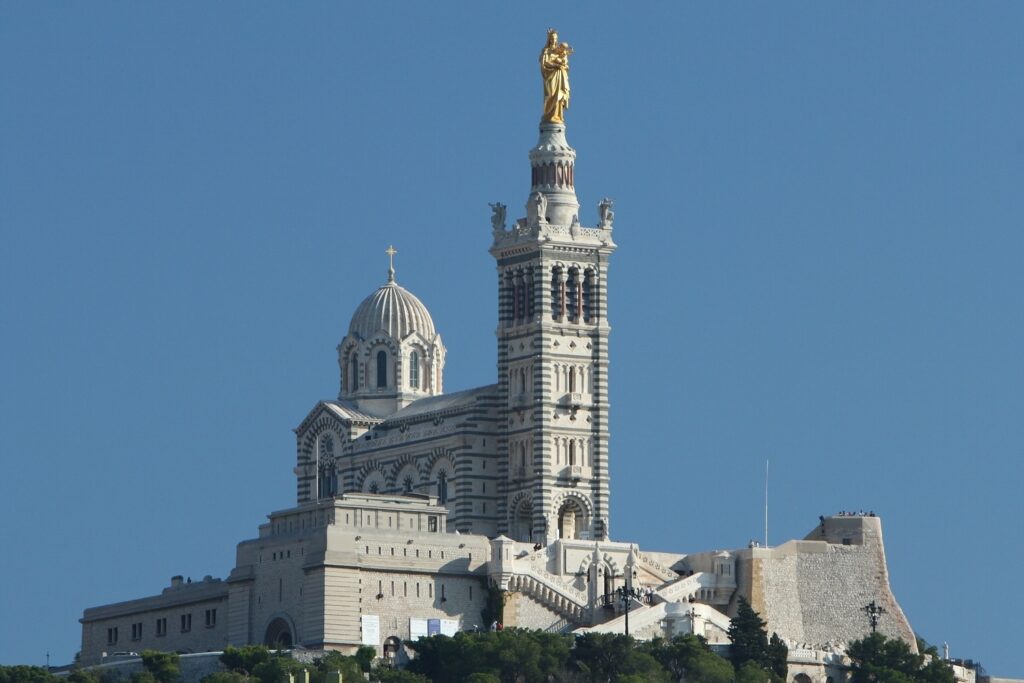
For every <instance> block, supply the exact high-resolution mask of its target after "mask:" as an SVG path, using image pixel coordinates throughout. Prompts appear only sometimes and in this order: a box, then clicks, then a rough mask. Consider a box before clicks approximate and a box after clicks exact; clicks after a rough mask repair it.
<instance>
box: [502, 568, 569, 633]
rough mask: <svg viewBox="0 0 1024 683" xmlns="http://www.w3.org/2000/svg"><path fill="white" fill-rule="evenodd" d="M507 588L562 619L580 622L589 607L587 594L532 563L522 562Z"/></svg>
mask: <svg viewBox="0 0 1024 683" xmlns="http://www.w3.org/2000/svg"><path fill="white" fill-rule="evenodd" d="M508 587H509V590H514V591H519V592H522V593H525V594H526V595H529V596H530V597H531V598H533V599H534V600H536V601H537V602H539V603H540V604H542V605H544V606H545V607H547V608H549V609H551V610H552V611H554V612H556V613H557V614H560V615H561V616H562V617H563V618H564V619H568V620H571V621H573V622H575V623H582V622H583V621H584V619H585V616H586V611H587V608H588V607H589V604H588V601H587V596H586V594H585V593H583V592H582V591H578V590H576V589H575V588H573V587H572V586H567V585H566V584H565V583H563V582H562V581H561V580H559V578H558V577H557V576H554V575H553V574H550V573H548V572H547V571H546V570H544V569H541V568H540V567H538V566H536V565H535V564H533V563H529V564H528V563H523V564H522V565H520V566H519V567H517V572H516V574H515V575H514V576H512V577H511V579H510V581H509V586H508Z"/></svg>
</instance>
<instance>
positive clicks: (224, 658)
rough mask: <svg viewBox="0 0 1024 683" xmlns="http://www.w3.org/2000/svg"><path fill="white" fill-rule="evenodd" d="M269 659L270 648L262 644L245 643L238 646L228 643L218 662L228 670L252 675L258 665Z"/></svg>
mask: <svg viewBox="0 0 1024 683" xmlns="http://www.w3.org/2000/svg"><path fill="white" fill-rule="evenodd" d="M269 661H270V650H268V649H267V648H266V647H265V646H263V645H246V646H245V647H240V648H239V647H233V646H231V645H228V646H227V647H225V648H224V652H223V653H222V654H221V656H220V663H221V664H223V665H224V668H226V669H227V670H228V671H237V672H239V673H243V674H246V675H252V673H253V670H254V669H255V668H256V667H257V666H258V665H260V664H263V663H265V662H269Z"/></svg>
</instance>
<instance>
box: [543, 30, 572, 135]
mask: <svg viewBox="0 0 1024 683" xmlns="http://www.w3.org/2000/svg"><path fill="white" fill-rule="evenodd" d="M571 54H572V48H571V47H569V43H559V42H558V31H556V30H555V29H553V28H549V29H548V42H547V44H546V45H544V49H543V50H541V52H540V75H541V78H542V79H543V81H544V114H543V115H542V116H541V117H540V120H541V123H565V114H564V112H565V110H566V109H568V108H569V55H571Z"/></svg>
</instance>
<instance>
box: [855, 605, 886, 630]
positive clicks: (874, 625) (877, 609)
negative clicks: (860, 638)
mask: <svg viewBox="0 0 1024 683" xmlns="http://www.w3.org/2000/svg"><path fill="white" fill-rule="evenodd" d="M860 609H861V611H862V612H864V614H866V615H868V622H870V624H871V632H872V633H874V632H876V631H877V630H878V618H879V617H880V616H882V615H883V614H885V608H884V607H882V606H880V605H876V604H875V601H874V600H872V601H871V602H869V603H868V604H867V605H865V606H864V607H861V608H860Z"/></svg>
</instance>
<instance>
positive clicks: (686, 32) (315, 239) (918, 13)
mask: <svg viewBox="0 0 1024 683" xmlns="http://www.w3.org/2000/svg"><path fill="white" fill-rule="evenodd" d="M552 5H554V3H544V4H530V3H468V2H467V3H461V4H439V3H412V2H409V3H365V4H358V5H357V4H355V3H334V2H324V3H287V4H283V3H250V2H220V3H169V2H162V3H136V2H119V3H109V2H108V3H88V4H86V3H14V2H5V3H2V4H0V83H2V89H0V387H2V389H0V458H2V470H0V472H2V474H0V501H2V508H0V509H2V510H3V524H2V525H0V547H2V548H3V550H2V554H0V558H2V560H0V613H2V614H3V619H0V662H3V663H13V662H30V663H42V662H43V661H44V660H45V652H46V651H47V650H49V651H50V653H51V655H52V659H53V661H54V662H66V661H69V660H70V659H71V657H72V656H73V655H74V653H75V651H76V650H77V649H78V641H79V625H78V623H77V621H76V620H77V618H78V617H79V616H80V614H81V610H82V608H84V607H86V606H90V605H97V604H102V603H107V602H111V601H115V600H122V599H128V598H134V597H138V596H142V595H148V594H152V593H154V592H157V591H159V590H160V589H161V588H162V587H163V586H164V585H166V584H167V583H168V582H169V579H170V577H171V575H172V574H178V573H181V574H184V575H187V576H192V577H194V578H198V577H201V576H203V575H204V574H207V573H209V574H213V575H215V576H225V575H226V574H227V572H228V571H229V570H230V568H231V566H232V564H233V559H234V544H235V543H236V542H237V541H239V540H241V539H243V538H248V537H251V536H253V535H255V533H256V528H257V526H258V525H259V524H260V523H261V521H263V519H264V515H265V514H266V513H267V512H269V511H270V510H274V509H280V508H284V507H287V506H289V505H291V504H292V503H293V502H294V491H295V487H294V483H293V476H292V473H291V468H292V467H293V465H294V458H295V453H294V437H293V435H292V433H291V429H292V428H293V427H294V426H296V425H297V424H298V423H299V421H300V420H301V418H302V417H303V416H304V414H305V412H306V411H307V410H308V409H310V408H311V407H312V406H313V405H314V403H315V402H316V401H317V400H318V399H323V398H331V397H334V396H335V395H336V391H337V383H338V382H337V367H336V356H335V350H334V347H335V345H336V344H337V343H338V341H339V340H340V339H341V337H342V336H343V335H344V333H345V330H346V327H347V325H348V320H349V317H350V315H351V313H352V311H353V310H354V308H355V307H356V305H357V304H358V303H359V302H360V301H361V300H362V298H363V297H364V296H366V295H367V294H369V293H370V292H371V291H372V290H373V289H375V288H376V287H377V286H378V285H380V284H381V283H382V282H383V280H384V278H385V274H386V267H387V261H386V257H385V256H384V253H383V251H384V248H385V247H386V246H387V245H388V244H389V243H394V244H395V246H396V247H397V248H398V250H399V254H398V256H397V258H396V266H397V270H398V280H399V282H401V283H402V284H403V285H405V286H407V287H408V288H409V289H410V290H411V291H413V292H414V293H416V294H417V295H418V296H419V297H420V298H421V299H422V300H423V301H424V302H425V303H426V304H427V306H428V307H429V308H430V310H431V312H432V313H433V316H434V320H435V322H436V324H437V326H438V328H439V330H440V331H441V333H442V334H443V336H444V341H445V343H446V345H447V346H448V349H449V355H448V364H447V373H446V387H447V388H448V389H449V390H457V389H462V388H468V387H472V386H477V385H481V384H486V383H490V382H492V381H494V367H495V348H494V347H495V342H494V336H493V331H494V327H495V274H494V265H493V261H492V259H491V257H490V256H489V255H488V253H487V248H488V246H489V238H490V223H489V216H490V211H489V209H488V207H487V203H488V202H494V201H502V202H505V203H506V204H508V205H509V206H510V207H511V208H510V214H514V215H515V216H518V215H522V213H523V210H522V206H523V203H524V202H525V199H526V195H527V191H528V186H529V164H528V160H527V156H526V155H527V151H528V149H529V147H530V146H531V145H532V144H533V143H534V142H535V140H536V124H537V120H538V116H539V106H540V95H539V91H540V84H539V76H538V74H537V62H536V59H537V54H538V52H539V50H540V47H541V45H542V43H543V40H544V31H545V29H546V28H547V27H548V26H556V27H558V28H559V29H560V31H561V34H562V36H563V38H564V39H565V40H568V41H569V42H571V43H572V44H573V46H574V47H575V49H576V54H575V55H574V59H573V67H572V68H573V71H572V85H573V100H572V107H571V109H570V111H569V114H568V119H567V122H568V134H569V140H570V142H571V143H572V144H573V145H574V146H575V147H576V149H577V150H578V153H579V159H578V165H577V172H576V180H577V187H578V188H579V193H580V199H581V201H582V203H583V205H584V210H583V216H582V218H583V219H584V222H585V223H588V222H589V223H592V222H593V221H594V219H595V216H596V204H597V201H598V200H599V199H600V198H601V197H602V196H604V195H609V196H612V197H614V198H615V199H616V207H615V208H616V214H617V220H616V228H615V235H616V241H617V242H618V244H619V251H618V252H617V253H616V255H615V257H614V260H613V262H612V266H611V271H610V278H611V279H610V317H611V323H612V325H613V333H612V346H611V353H612V366H611V403H612V416H611V426H612V451H611V458H612V460H611V469H612V520H611V521H612V526H611V530H612V534H613V536H614V537H615V538H617V539H623V540H634V541H637V542H639V543H640V544H641V545H642V547H646V548H654V549H660V550H672V551H700V550H708V549H714V548H721V547H737V546H744V545H745V544H746V543H747V541H748V539H751V538H756V537H760V536H761V534H762V533H763V532H762V505H763V499H762V489H763V471H764V461H765V459H766V458H770V459H771V500H772V503H771V542H772V543H776V542H781V541H783V540H785V539H789V538H795V537H802V536H803V535H804V534H805V533H807V532H808V531H809V530H810V529H811V528H813V527H814V525H815V524H816V523H817V518H818V515H819V514H823V513H834V512H836V511H838V510H840V509H859V508H864V509H872V510H875V511H876V512H878V513H880V514H881V515H882V517H883V521H884V524H885V531H886V541H887V551H888V559H889V568H890V572H891V579H892V586H893V589H894V591H895V593H896V596H897V598H898V599H899V601H900V602H901V604H902V606H903V608H904V610H905V611H906V613H907V616H908V618H909V619H910V621H911V624H912V625H913V626H914V627H915V628H916V629H917V630H918V632H919V633H920V635H922V636H924V637H925V638H927V639H929V640H930V641H933V642H936V643H941V642H942V641H944V640H945V641H948V642H949V643H950V645H951V648H952V654H953V655H954V656H962V657H974V658H976V659H980V660H981V661H982V662H983V663H984V664H985V665H986V666H987V668H988V669H989V671H990V672H994V673H997V674H1003V675H1017V676H1024V664H1022V663H1021V659H1020V648H1019V643H1018V639H1019V636H1020V631H1021V628H1020V615H1021V614H1022V613H1024V597H1022V595H1024V592H1022V591H1021V588H1020V585H1021V584H1020V568H1021V566H1022V564H1024V523H1022V514H1024V504H1022V503H1021V498H1020V489H1021V481H1022V475H1024V466H1022V457H1024V389H1022V387H1024V354H1022V353H1021V349H1022V348H1024V307H1022V292H1024V269H1022V267H1021V264H1022V257H1024V235H1022V230H1024V192H1022V190H1024V115H1022V111H1024V41H1022V40H1021V28H1022V26H1024V4H1021V3H1014V2H986V3H946V2H904V3H881V2H864V3H806V2H801V3H785V2H783V3H748V4H736V3H731V4H724V5H723V4H721V3H707V4H700V5H692V4H682V3H663V4H654V5H647V6H644V5H637V4H636V3H614V4H612V3H608V4H598V3H574V4H570V3H559V4H558V5H557V6H552Z"/></svg>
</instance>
